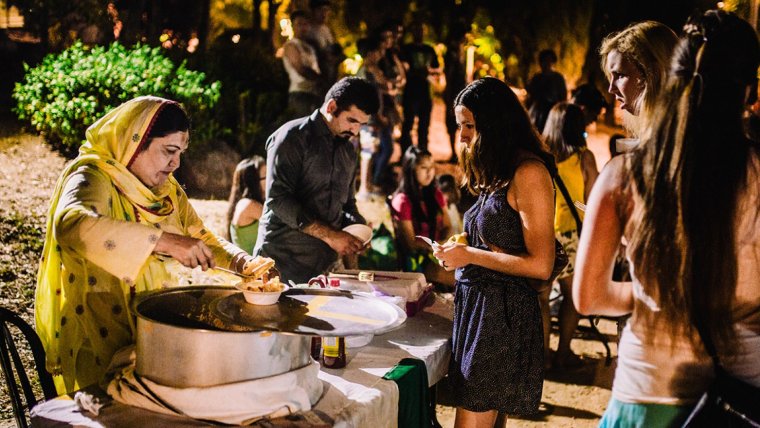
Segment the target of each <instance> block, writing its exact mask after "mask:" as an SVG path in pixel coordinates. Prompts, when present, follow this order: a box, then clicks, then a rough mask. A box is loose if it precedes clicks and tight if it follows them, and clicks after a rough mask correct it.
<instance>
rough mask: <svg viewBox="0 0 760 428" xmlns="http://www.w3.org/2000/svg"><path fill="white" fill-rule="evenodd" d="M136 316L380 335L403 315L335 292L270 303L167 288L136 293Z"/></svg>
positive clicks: (230, 293) (247, 328)
mask: <svg viewBox="0 0 760 428" xmlns="http://www.w3.org/2000/svg"><path fill="white" fill-rule="evenodd" d="M133 312H134V313H135V314H136V316H137V317H141V318H145V319H148V320H151V321H153V322H157V323H161V324H168V325H172V326H175V327H183V328H188V329H196V330H211V331H228V332H255V331H276V332H280V333H286V334H306V335H319V336H353V335H360V334H370V333H374V334H382V333H385V332H388V331H391V330H393V329H395V328H397V327H399V326H400V325H401V324H403V323H404V321H405V320H406V313H405V312H404V311H403V310H401V308H399V307H398V306H396V305H392V304H389V303H386V302H384V301H382V300H380V299H377V298H374V297H370V296H364V295H357V294H352V293H349V292H345V291H339V290H321V289H301V288H293V289H290V290H287V291H286V292H284V293H283V294H282V295H281V296H280V300H279V301H278V302H277V303H276V304H274V305H267V306H257V305H251V304H249V303H247V302H246V301H245V299H244V298H243V293H242V292H240V291H238V290H237V289H235V288H234V287H223V286H190V287H177V288H168V289H162V290H158V291H153V292H149V293H144V294H141V295H139V296H138V298H137V299H136V301H135V303H134V304H133Z"/></svg>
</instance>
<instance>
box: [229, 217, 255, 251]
mask: <svg viewBox="0 0 760 428" xmlns="http://www.w3.org/2000/svg"><path fill="white" fill-rule="evenodd" d="M257 236H259V221H258V220H254V221H253V223H251V224H247V225H245V226H237V225H234V224H231V225H230V238H231V239H232V243H233V244H235V245H237V246H238V247H240V248H241V249H243V250H245V252H246V253H248V254H253V247H254V246H255V245H256V237H257Z"/></svg>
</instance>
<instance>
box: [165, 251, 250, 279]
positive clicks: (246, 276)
mask: <svg viewBox="0 0 760 428" xmlns="http://www.w3.org/2000/svg"><path fill="white" fill-rule="evenodd" d="M155 255H156V257H159V258H161V259H164V260H165V259H171V258H172V256H170V255H169V254H166V253H155ZM211 269H213V270H218V271H221V272H225V273H229V274H231V275H235V276H237V277H239V278H243V279H249V280H256V279H260V278H255V277H254V276H253V275H245V274H242V273H240V272H236V271H234V270H232V269H227V268H223V267H221V266H214V267H212V268H211Z"/></svg>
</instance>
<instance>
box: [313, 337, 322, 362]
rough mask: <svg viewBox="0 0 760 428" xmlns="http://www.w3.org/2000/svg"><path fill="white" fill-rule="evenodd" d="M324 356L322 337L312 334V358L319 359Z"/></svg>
mask: <svg viewBox="0 0 760 428" xmlns="http://www.w3.org/2000/svg"><path fill="white" fill-rule="evenodd" d="M321 356H322V338H321V337H319V336H312V337H311V358H314V360H316V361H319V358H320V357H321Z"/></svg>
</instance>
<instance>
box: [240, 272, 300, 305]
mask: <svg viewBox="0 0 760 428" xmlns="http://www.w3.org/2000/svg"><path fill="white" fill-rule="evenodd" d="M235 288H237V289H238V290H240V291H242V292H243V297H245V301H246V302H248V303H250V304H252V305H262V306H264V305H274V304H275V303H277V301H278V300H279V299H280V294H282V293H283V292H284V291H285V290H287V289H288V288H289V287H288V286H287V284H283V283H282V282H280V278H277V277H275V278H273V279H271V280H270V281H267V282H264V281H263V280H261V279H256V280H253V281H241V282H238V283H237V284H235Z"/></svg>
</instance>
